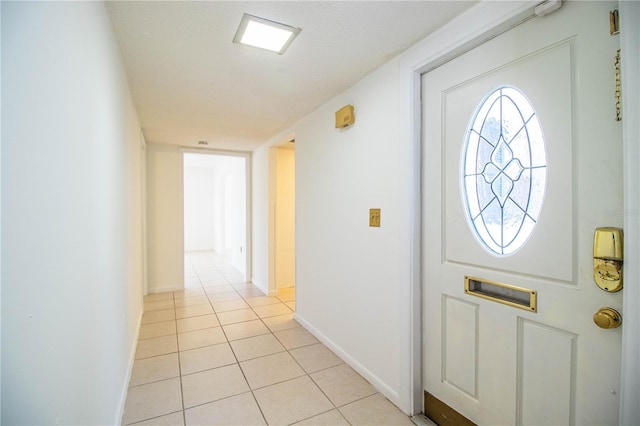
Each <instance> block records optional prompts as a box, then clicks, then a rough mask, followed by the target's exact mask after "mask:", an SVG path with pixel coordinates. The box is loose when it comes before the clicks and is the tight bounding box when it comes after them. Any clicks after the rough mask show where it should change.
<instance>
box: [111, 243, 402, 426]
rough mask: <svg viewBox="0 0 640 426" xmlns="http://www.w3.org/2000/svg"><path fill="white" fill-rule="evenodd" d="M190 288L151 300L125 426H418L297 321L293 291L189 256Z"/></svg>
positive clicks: (206, 256)
mask: <svg viewBox="0 0 640 426" xmlns="http://www.w3.org/2000/svg"><path fill="white" fill-rule="evenodd" d="M185 286H186V288H185V290H182V291H176V292H172V293H162V294H153V295H149V296H146V297H145V306H144V314H143V320H142V326H141V329H140V339H139V341H138V347H137V351H136V356H135V363H134V366H133V372H132V375H131V381H130V383H129V386H130V387H129V392H128V396H127V401H126V404H125V410H124V415H123V418H122V424H124V425H126V424H141V425H142V424H145V425H183V426H184V425H265V424H269V425H289V424H301V425H349V424H351V425H374V424H377V425H403V424H406V425H412V424H413V423H412V422H411V421H410V420H409V418H408V417H407V416H405V415H404V414H402V413H401V412H400V411H399V410H398V409H397V408H396V407H395V406H394V405H393V404H391V403H390V402H389V401H388V400H386V399H385V398H384V397H383V396H382V395H381V394H379V393H377V392H376V390H375V389H374V388H373V386H371V385H370V384H369V383H368V382H367V381H366V380H364V379H363V378H362V377H361V376H360V375H358V374H357V373H356V372H355V371H354V370H353V369H351V368H350V367H349V366H347V365H346V364H345V363H344V362H342V360H341V359H340V358H338V357H337V356H336V355H335V354H334V353H332V352H331V351H330V350H329V349H327V348H326V347H325V346H324V345H323V344H321V343H319V342H318V341H317V340H316V339H315V337H313V336H312V335H311V334H310V333H309V332H307V331H306V330H305V329H304V328H302V327H301V326H300V325H299V324H298V323H297V322H296V321H295V320H294V319H293V309H295V305H294V304H295V292H294V289H293V288H287V289H282V290H281V291H279V292H278V294H277V296H275V297H267V296H265V295H264V294H263V293H262V292H261V291H260V290H259V289H258V288H257V287H255V286H253V284H250V283H244V278H243V277H242V275H241V274H240V273H239V272H238V271H237V270H235V269H234V268H233V267H232V266H231V265H230V264H229V262H228V261H227V260H226V259H225V258H224V257H222V256H219V255H216V254H215V253H213V252H195V253H189V254H187V255H186V256H185Z"/></svg>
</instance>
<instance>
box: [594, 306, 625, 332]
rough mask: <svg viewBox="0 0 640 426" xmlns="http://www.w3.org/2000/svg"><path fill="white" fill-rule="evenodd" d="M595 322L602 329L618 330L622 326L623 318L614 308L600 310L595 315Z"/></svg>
mask: <svg viewBox="0 0 640 426" xmlns="http://www.w3.org/2000/svg"><path fill="white" fill-rule="evenodd" d="M593 322H595V323H596V325H597V326H598V327H600V328H616V327H620V324H622V316H621V315H620V312H618V311H616V310H615V309H613V308H600V309H599V310H598V312H596V313H595V314H593Z"/></svg>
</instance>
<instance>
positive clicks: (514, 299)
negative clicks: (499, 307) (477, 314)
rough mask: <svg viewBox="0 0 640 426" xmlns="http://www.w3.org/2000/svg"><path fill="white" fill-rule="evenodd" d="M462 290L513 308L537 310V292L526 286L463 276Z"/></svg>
mask: <svg viewBox="0 0 640 426" xmlns="http://www.w3.org/2000/svg"><path fill="white" fill-rule="evenodd" d="M464 292H465V293H467V294H470V295H472V296H477V297H482V298H483V299H487V300H492V301H494V302H498V303H503V304H505V305H509V306H513V307H514V308H520V309H525V310H527V311H530V312H538V294H537V293H536V292H535V291H534V290H530V289H528V288H523V287H517V286H515V285H510V284H503V283H498V282H495V281H490V280H485V279H482V278H476V277H468V276H465V277H464Z"/></svg>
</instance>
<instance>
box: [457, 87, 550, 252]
mask: <svg viewBox="0 0 640 426" xmlns="http://www.w3.org/2000/svg"><path fill="white" fill-rule="evenodd" d="M546 168H547V158H546V150H545V142H544V138H543V134H542V128H541V126H540V122H539V121H538V116H537V115H536V112H535V109H534V108H533V105H532V104H531V102H529V100H528V98H527V97H526V96H525V95H524V93H522V92H521V91H520V90H518V89H516V88H515V87H511V86H503V87H499V88H497V89H495V90H492V91H491V92H489V93H488V94H487V95H486V96H485V97H484V99H483V100H482V102H480V104H479V105H478V107H477V108H476V111H475V113H474V115H473V117H472V118H471V122H470V125H469V128H468V129H467V133H466V140H465V143H464V151H463V155H462V165H461V187H462V198H463V201H464V204H465V206H464V207H465V212H466V216H467V221H468V223H469V226H470V228H471V230H472V231H473V233H474V235H475V236H476V238H477V239H478V241H479V242H480V243H481V245H482V246H483V247H484V248H485V249H487V250H488V251H489V252H490V253H492V254H495V255H498V256H507V255H510V254H513V253H515V252H516V251H517V250H518V249H520V248H521V247H522V246H523V245H524V244H525V243H526V242H527V240H528V239H529V237H530V236H531V233H532V232H533V230H534V228H535V226H536V223H537V221H538V216H539V214H540V210H541V208H542V201H543V198H544V193H545V187H546V181H547V169H546Z"/></svg>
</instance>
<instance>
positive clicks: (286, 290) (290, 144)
mask: <svg viewBox="0 0 640 426" xmlns="http://www.w3.org/2000/svg"><path fill="white" fill-rule="evenodd" d="M269 157H270V158H269V170H270V172H269V205H270V206H271V208H270V209H269V215H270V220H269V227H270V232H269V235H270V238H269V239H270V244H269V245H270V247H269V251H270V256H269V261H270V270H271V272H270V274H269V278H270V279H269V294H270V295H277V296H278V297H286V298H290V299H291V300H290V302H292V303H293V300H294V297H295V295H294V293H295V139H291V140H290V141H287V142H286V143H284V144H282V145H279V146H275V147H273V148H271V151H270V155H269Z"/></svg>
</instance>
